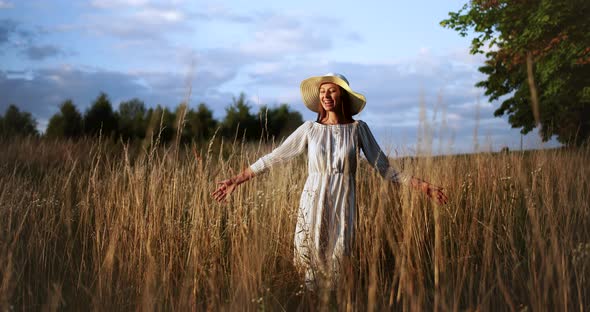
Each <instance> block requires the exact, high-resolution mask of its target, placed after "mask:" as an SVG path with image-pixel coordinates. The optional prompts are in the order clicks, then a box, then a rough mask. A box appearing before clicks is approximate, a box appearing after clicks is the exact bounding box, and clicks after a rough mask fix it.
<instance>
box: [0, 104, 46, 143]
mask: <svg viewBox="0 0 590 312" xmlns="http://www.w3.org/2000/svg"><path fill="white" fill-rule="evenodd" d="M38 134H39V133H38V132H37V121H36V120H35V118H33V116H32V115H31V113H28V112H21V111H20V110H19V109H18V107H16V106H15V105H10V106H8V108H7V109H6V112H5V113H4V116H0V138H11V137H18V136H30V135H38Z"/></svg>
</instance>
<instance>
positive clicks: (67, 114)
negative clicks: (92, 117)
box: [45, 100, 83, 139]
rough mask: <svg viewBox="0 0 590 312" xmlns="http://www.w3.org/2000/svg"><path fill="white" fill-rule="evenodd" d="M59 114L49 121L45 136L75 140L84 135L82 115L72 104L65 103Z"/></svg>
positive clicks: (67, 101)
mask: <svg viewBox="0 0 590 312" xmlns="http://www.w3.org/2000/svg"><path fill="white" fill-rule="evenodd" d="M59 110H60V111H59V113H56V114H55V115H53V116H52V117H51V119H49V124H48V125H47V130H46V131H45V135H46V136H47V137H51V138H68V139H75V138H78V137H80V136H81V135H82V129H83V126H82V115H81V114H80V112H79V111H78V109H77V108H76V106H75V105H74V103H73V102H72V100H66V101H64V102H63V103H62V104H61V106H60V108H59Z"/></svg>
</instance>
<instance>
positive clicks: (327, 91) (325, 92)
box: [320, 82, 342, 112]
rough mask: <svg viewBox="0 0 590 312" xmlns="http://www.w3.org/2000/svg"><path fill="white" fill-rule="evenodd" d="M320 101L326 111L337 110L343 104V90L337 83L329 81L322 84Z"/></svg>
mask: <svg viewBox="0 0 590 312" xmlns="http://www.w3.org/2000/svg"><path fill="white" fill-rule="evenodd" d="M320 103H321V104H322V107H323V108H324V110H325V111H326V112H330V111H335V109H336V108H337V107H339V106H340V105H341V104H342V91H340V86H338V85H337V84H334V83H331V82H327V83H324V84H322V85H321V86H320Z"/></svg>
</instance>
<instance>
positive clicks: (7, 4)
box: [0, 0, 14, 9]
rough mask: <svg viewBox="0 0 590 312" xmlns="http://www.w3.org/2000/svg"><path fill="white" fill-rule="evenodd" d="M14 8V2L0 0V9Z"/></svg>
mask: <svg viewBox="0 0 590 312" xmlns="http://www.w3.org/2000/svg"><path fill="white" fill-rule="evenodd" d="M12 8H14V4H13V3H12V2H9V1H5V0H0V9H12Z"/></svg>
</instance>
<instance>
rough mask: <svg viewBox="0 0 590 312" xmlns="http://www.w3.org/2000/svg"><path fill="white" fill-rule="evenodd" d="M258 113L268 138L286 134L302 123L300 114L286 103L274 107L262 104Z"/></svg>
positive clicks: (278, 137)
mask: <svg viewBox="0 0 590 312" xmlns="http://www.w3.org/2000/svg"><path fill="white" fill-rule="evenodd" d="M258 115H259V119H260V120H261V121H262V130H263V131H264V132H265V135H266V136H268V137H269V138H272V137H274V138H277V139H280V138H281V137H284V136H287V135H289V134H291V132H293V131H294V130H295V129H297V127H299V126H300V125H301V124H302V123H303V117H302V116H301V114H300V113H299V112H297V111H292V110H290V109H289V105H287V104H281V105H279V106H278V107H275V108H269V107H268V106H266V105H265V106H262V107H261V108H260V111H259V113H258Z"/></svg>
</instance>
